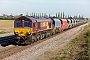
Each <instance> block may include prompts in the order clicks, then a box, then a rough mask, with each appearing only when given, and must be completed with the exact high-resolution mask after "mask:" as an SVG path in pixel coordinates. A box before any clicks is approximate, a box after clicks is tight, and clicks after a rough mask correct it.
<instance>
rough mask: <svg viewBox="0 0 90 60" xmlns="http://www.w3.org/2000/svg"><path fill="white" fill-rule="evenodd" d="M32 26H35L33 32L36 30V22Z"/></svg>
mask: <svg viewBox="0 0 90 60" xmlns="http://www.w3.org/2000/svg"><path fill="white" fill-rule="evenodd" d="M32 28H33V32H36V23H35V22H34V23H33V24H32Z"/></svg>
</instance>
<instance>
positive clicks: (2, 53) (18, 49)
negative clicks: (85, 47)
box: [0, 27, 76, 59]
mask: <svg viewBox="0 0 90 60" xmlns="http://www.w3.org/2000/svg"><path fill="white" fill-rule="evenodd" d="M75 28H76V27H75ZM72 29H73V28H72ZM69 30H70V29H69ZM66 31H68V30H65V31H63V32H61V33H64V32H66ZM61 33H58V34H55V35H52V36H50V37H48V38H45V39H43V40H39V41H37V42H35V43H32V44H31V45H27V46H17V45H16V46H12V47H11V48H7V49H5V50H3V51H0V59H3V58H6V57H8V56H11V55H13V54H15V53H18V52H21V51H23V50H25V49H27V48H29V47H32V46H34V45H37V44H39V43H41V42H43V41H45V40H48V39H50V38H52V37H55V36H57V35H59V34H61ZM6 38H8V40H10V41H11V40H13V37H10V36H7V37H6ZM6 38H2V39H1V40H3V39H5V41H6V40H7V39H6ZM11 38H12V39H11ZM5 41H3V43H4V42H5ZM13 41H14V40H13Z"/></svg>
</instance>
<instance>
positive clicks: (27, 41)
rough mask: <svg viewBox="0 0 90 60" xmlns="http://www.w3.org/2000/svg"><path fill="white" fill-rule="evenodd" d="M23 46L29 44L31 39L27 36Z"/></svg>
mask: <svg viewBox="0 0 90 60" xmlns="http://www.w3.org/2000/svg"><path fill="white" fill-rule="evenodd" d="M25 44H31V37H30V36H28V37H27V39H26V40H25Z"/></svg>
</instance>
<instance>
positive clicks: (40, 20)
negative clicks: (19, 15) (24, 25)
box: [26, 17, 52, 22]
mask: <svg viewBox="0 0 90 60" xmlns="http://www.w3.org/2000/svg"><path fill="white" fill-rule="evenodd" d="M26 18H29V19H30V20H31V21H33V20H35V21H37V22H51V21H52V20H51V19H50V18H43V17H42V18H39V17H26Z"/></svg>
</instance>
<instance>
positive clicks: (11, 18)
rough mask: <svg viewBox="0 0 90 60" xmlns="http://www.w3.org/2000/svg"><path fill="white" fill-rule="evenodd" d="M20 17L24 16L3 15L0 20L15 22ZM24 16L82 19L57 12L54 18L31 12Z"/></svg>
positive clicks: (81, 17)
mask: <svg viewBox="0 0 90 60" xmlns="http://www.w3.org/2000/svg"><path fill="white" fill-rule="evenodd" d="M20 16H24V15H23V14H20V15H16V16H13V15H12V14H11V15H6V14H3V16H0V20H15V19H16V18H18V17H20ZM25 16H34V17H55V18H69V19H84V17H83V15H78V16H77V15H75V16H71V15H65V13H64V12H58V13H56V14H55V16H51V14H50V13H49V14H46V13H35V12H32V13H30V14H28V13H26V15H25Z"/></svg>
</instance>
